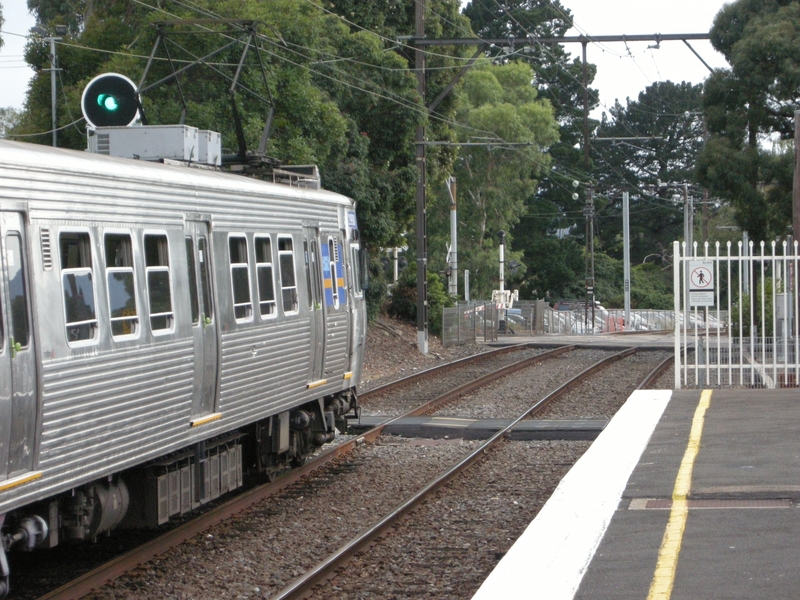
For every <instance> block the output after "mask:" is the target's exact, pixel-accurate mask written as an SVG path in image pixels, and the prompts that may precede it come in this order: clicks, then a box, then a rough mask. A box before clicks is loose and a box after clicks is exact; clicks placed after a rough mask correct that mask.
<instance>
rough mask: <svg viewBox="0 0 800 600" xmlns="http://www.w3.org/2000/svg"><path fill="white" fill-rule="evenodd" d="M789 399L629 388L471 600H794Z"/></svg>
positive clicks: (796, 447) (794, 451) (797, 553)
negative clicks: (628, 394)
mask: <svg viewBox="0 0 800 600" xmlns="http://www.w3.org/2000/svg"><path fill="white" fill-rule="evenodd" d="M799 504H800V392H798V390H796V389H795V390H713V391H711V390H704V391H700V390H690V391H685V390H684V391H675V392H673V391H667V390H643V391H637V392H634V393H633V394H632V395H631V397H630V398H629V399H628V401H627V402H626V403H625V405H624V406H623V407H622V408H621V409H620V411H619V412H618V413H617V415H616V416H615V417H614V418H613V419H612V420H611V421H610V422H609V424H608V426H607V427H606V428H605V430H604V431H603V432H602V433H601V434H600V435H599V436H598V438H597V439H596V440H595V442H594V443H593V444H592V446H591V447H590V448H589V450H588V451H587V452H586V453H585V454H584V456H583V457H582V458H581V459H580V460H579V461H578V462H577V463H576V464H575V465H574V467H573V468H572V469H571V470H570V472H569V473H568V474H567V475H566V476H565V477H564V479H563V480H562V481H561V483H560V485H559V486H558V487H557V488H556V490H555V492H554V493H553V495H552V497H551V498H550V500H549V501H548V502H547V503H546V504H545V506H544V507H543V508H542V510H541V511H540V512H539V514H538V515H537V516H536V518H535V519H534V521H533V522H532V523H531V524H530V526H529V527H528V528H527V529H526V530H525V532H524V533H523V534H522V535H521V536H520V537H519V539H518V540H517V541H516V543H515V544H514V546H513V547H512V548H511V549H510V550H509V551H508V552H507V553H506V555H505V556H504V557H503V559H502V560H501V561H500V562H499V563H498V565H497V567H496V568H495V569H494V571H493V572H492V573H491V574H490V576H489V577H488V578H487V579H486V581H485V582H484V584H483V585H482V586H481V588H480V589H479V590H478V592H477V593H476V594H475V596H474V597H473V598H474V599H476V600H496V599H497V598H503V599H504V600H511V599H515V598H537V599H538V598H541V599H547V600H568V599H581V600H587V599H590V598H591V599H598V598H602V599H603V600H616V599H626V600H627V599H640V600H644V599H648V600H649V599H656V598H658V599H661V600H667V599H670V598H671V599H673V600H678V599H681V600H685V599H692V600H696V599H698V598H703V599H708V598H725V599H726V600H728V599H748V600H749V599H752V598H770V599H777V598H787V599H788V598H798V597H800V569H798V568H797V565H798V564H800V542H798V540H800V510H798V505H799Z"/></svg>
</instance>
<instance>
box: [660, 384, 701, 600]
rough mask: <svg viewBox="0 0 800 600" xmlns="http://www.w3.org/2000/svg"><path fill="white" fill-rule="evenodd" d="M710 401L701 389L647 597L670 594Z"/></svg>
mask: <svg viewBox="0 0 800 600" xmlns="http://www.w3.org/2000/svg"><path fill="white" fill-rule="evenodd" d="M710 405H711V390H703V392H702V393H701V394H700V403H699V404H698V405H697V409H696V410H695V411H694V417H693V418H692V429H691V432H690V433H689V443H688V444H687V446H686V452H684V454H683V460H681V466H680V468H679V469H678V476H677V477H676V478H675V487H674V488H673V490H672V509H671V510H670V513H669V521H668V522H667V528H666V530H665V531H664V538H663V539H662V540H661V548H660V549H659V551H658V562H657V563H656V570H655V573H654V574H653V580H652V582H651V583H650V593H649V594H648V595H647V600H669V598H670V597H671V596H672V588H673V587H674V585H675V571H676V569H677V568H678V555H679V554H680V552H681V544H682V543H683V533H684V531H685V529H686V519H687V518H688V516H689V508H688V505H687V502H686V496H688V495H689V490H690V489H691V484H692V471H693V470H694V461H695V459H696V458H697V453H698V452H699V451H700V439H701V437H702V436H703V425H704V423H705V417H706V411H707V410H708V407H709V406H710Z"/></svg>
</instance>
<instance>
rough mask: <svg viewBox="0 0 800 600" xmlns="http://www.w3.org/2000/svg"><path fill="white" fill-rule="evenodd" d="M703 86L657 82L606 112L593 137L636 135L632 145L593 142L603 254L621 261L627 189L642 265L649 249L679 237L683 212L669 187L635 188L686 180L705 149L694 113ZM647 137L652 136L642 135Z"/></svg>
mask: <svg viewBox="0 0 800 600" xmlns="http://www.w3.org/2000/svg"><path fill="white" fill-rule="evenodd" d="M702 90H703V86H702V85H691V84H689V83H686V82H683V83H680V84H675V83H672V82H670V81H665V82H657V83H654V84H652V85H650V86H648V87H647V89H645V91H643V92H642V93H640V94H639V97H638V100H635V101H634V100H631V99H628V101H627V104H626V106H624V107H623V106H622V105H621V104H620V103H619V102H617V103H616V104H615V105H614V107H613V108H611V110H610V119H609V118H608V117H607V116H606V114H605V113H604V115H603V120H602V123H601V125H600V127H599V128H598V130H597V136H598V137H604V138H614V137H618V138H624V137H629V136H637V137H641V138H642V139H640V140H636V141H633V142H630V143H628V142H625V141H620V142H618V143H616V144H613V143H611V142H602V143H600V142H598V143H597V144H595V145H594V148H593V150H594V153H595V154H596V155H597V156H598V160H597V161H596V169H595V173H596V174H597V178H598V187H599V188H600V189H602V190H603V196H605V197H607V199H608V200H607V202H606V204H605V206H600V207H599V210H598V211H597V214H596V218H595V221H596V224H597V226H598V230H597V232H596V233H597V240H596V241H597V242H598V245H599V247H601V248H602V249H603V251H604V252H608V253H610V254H612V255H613V256H615V257H616V258H620V259H621V258H622V251H623V247H622V239H621V235H620V233H621V231H622V193H623V192H624V191H628V190H631V192H632V193H631V200H630V232H631V238H630V241H631V261H632V262H633V263H640V262H642V260H643V259H644V257H645V256H647V255H648V254H652V253H654V252H659V248H667V247H669V246H670V244H671V243H672V242H673V240H676V239H680V238H682V237H683V209H682V206H681V205H677V206H676V204H675V202H673V201H672V199H671V195H672V194H674V193H675V189H672V190H661V191H659V190H658V189H655V188H654V187H653V188H651V189H653V192H652V193H651V194H643V193H641V192H640V191H639V190H641V189H644V188H646V187H647V186H656V185H657V183H658V182H659V181H661V182H664V183H672V182H678V183H682V182H686V181H689V180H690V179H691V175H692V169H693V167H694V165H695V162H696V160H697V155H698V153H699V152H700V150H701V149H702V147H703V119H702V115H701V114H700V109H701V94H702ZM647 138H651V139H647Z"/></svg>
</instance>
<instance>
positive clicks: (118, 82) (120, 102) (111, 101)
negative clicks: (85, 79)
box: [81, 73, 139, 127]
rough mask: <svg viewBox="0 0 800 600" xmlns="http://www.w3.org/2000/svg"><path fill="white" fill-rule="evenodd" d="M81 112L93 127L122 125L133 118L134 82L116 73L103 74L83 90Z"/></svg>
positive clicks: (135, 102)
mask: <svg viewBox="0 0 800 600" xmlns="http://www.w3.org/2000/svg"><path fill="white" fill-rule="evenodd" d="M81 111H82V112H83V116H84V118H85V119H86V121H87V123H89V125H91V126H93V127H125V126H127V125H131V124H132V123H133V122H134V121H135V120H136V115H137V113H138V112H139V97H138V95H137V93H136V84H135V83H133V81H131V80H130V79H128V78H127V77H125V75H120V74H119V73H103V74H102V75H98V76H97V77H95V78H94V79H92V80H91V81H90V82H89V84H88V85H87V86H86V87H85V88H84V89H83V95H82V96H81Z"/></svg>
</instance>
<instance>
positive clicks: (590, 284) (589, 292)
mask: <svg viewBox="0 0 800 600" xmlns="http://www.w3.org/2000/svg"><path fill="white" fill-rule="evenodd" d="M583 214H584V215H585V216H586V315H585V316H584V327H585V328H586V329H588V328H589V312H590V311H589V306H590V305H591V314H592V319H591V323H592V327H591V330H592V332H594V188H589V189H588V190H586V203H585V204H584V207H583Z"/></svg>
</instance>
